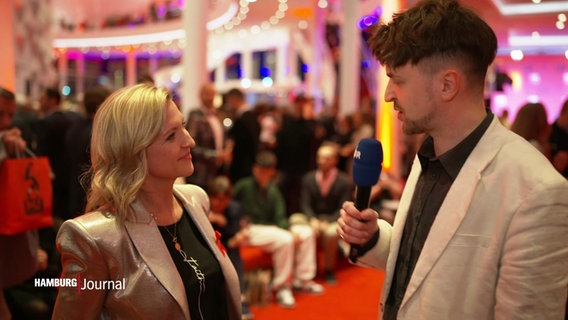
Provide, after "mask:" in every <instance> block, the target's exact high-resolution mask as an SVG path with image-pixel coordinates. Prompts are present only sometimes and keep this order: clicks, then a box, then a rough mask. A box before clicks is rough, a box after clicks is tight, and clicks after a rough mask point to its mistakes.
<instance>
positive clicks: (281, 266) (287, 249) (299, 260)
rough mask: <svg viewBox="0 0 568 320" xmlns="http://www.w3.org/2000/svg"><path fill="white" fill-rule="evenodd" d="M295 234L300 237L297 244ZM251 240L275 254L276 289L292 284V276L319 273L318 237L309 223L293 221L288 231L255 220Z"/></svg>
mask: <svg viewBox="0 0 568 320" xmlns="http://www.w3.org/2000/svg"><path fill="white" fill-rule="evenodd" d="M294 235H295V236H296V237H297V238H298V239H299V241H298V243H296V244H294ZM249 244H250V245H251V246H256V247H260V248H262V249H263V250H264V251H266V252H269V253H271V254H272V265H273V268H274V270H273V272H274V276H273V278H272V288H274V289H278V288H280V287H283V286H290V281H291V280H292V276H293V277H294V280H297V281H302V282H303V281H308V280H312V279H313V278H314V277H315V276H316V268H317V264H316V237H315V234H314V232H313V230H312V228H311V227H310V226H309V225H293V226H291V227H290V231H288V230H285V229H282V228H279V227H276V226H267V225H257V224H253V225H251V226H250V229H249Z"/></svg>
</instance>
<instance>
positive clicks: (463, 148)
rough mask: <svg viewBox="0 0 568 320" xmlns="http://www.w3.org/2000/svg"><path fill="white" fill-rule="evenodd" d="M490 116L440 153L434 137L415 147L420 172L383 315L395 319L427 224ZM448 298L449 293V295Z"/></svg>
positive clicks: (425, 235) (421, 246) (420, 248)
mask: <svg viewBox="0 0 568 320" xmlns="http://www.w3.org/2000/svg"><path fill="white" fill-rule="evenodd" d="M492 120H493V114H491V113H489V114H487V116H486V117H485V119H484V120H483V121H482V122H481V124H479V126H477V128H476V129H475V130H474V131H473V132H472V133H471V134H469V136H467V137H466V138H465V139H464V140H462V141H461V142H460V143H459V144H458V145H456V146H455V147H454V148H452V149H451V150H449V151H447V152H446V153H444V154H443V155H441V156H439V157H436V154H435V152H434V140H433V139H432V137H427V138H426V140H425V141H424V142H423V143H422V146H421V147H420V150H419V151H418V159H419V160H420V165H421V167H422V172H421V174H420V177H419V178H418V182H417V184H416V190H415V191H414V195H413V197H412V202H411V203H410V207H409V211H408V215H407V218H406V223H405V225H404V232H403V235H402V240H401V243H400V250H399V253H398V258H397V260H396V267H395V272H394V275H393V281H392V286H391V288H390V291H389V295H388V298H387V301H386V305H385V310H384V315H383V319H385V320H387V319H396V316H397V314H398V309H399V308H400V304H401V302H402V299H403V297H404V294H405V292H406V288H407V286H408V283H409V281H410V278H411V276H412V272H413V271H414V267H415V266H416V263H417V261H418V258H419V256H420V253H421V251H422V248H423V247H424V243H425V242H426V239H427V238H428V233H429V232H430V227H432V224H433V223H434V220H435V219H436V215H437V214H438V210H439V209H440V207H441V206H442V203H443V202H444V198H445V197H446V194H447V193H448V191H449V190H450V187H451V186H452V183H453V182H454V180H455V179H456V177H457V176H458V174H459V172H460V170H461V168H462V167H463V164H464V163H465V161H466V160H467V158H468V157H469V155H470V153H471V151H473V149H474V148H475V146H476V145H477V143H478V142H479V140H480V139H481V137H482V136H483V134H484V133H485V131H486V130H487V128H488V127H489V125H490V124H491V121H492ZM448 298H451V297H448Z"/></svg>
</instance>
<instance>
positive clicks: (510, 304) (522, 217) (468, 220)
mask: <svg viewBox="0 0 568 320" xmlns="http://www.w3.org/2000/svg"><path fill="white" fill-rule="evenodd" d="M420 172H421V166H420V163H419V161H418V160H417V159H415V161H414V164H413V167H412V171H411V173H410V176H409V178H408V181H407V185H406V187H405V190H404V193H403V195H402V199H401V202H400V206H399V209H398V211H397V213H396V217H395V221H394V226H393V227H390V226H389V225H388V224H387V223H386V222H384V221H382V220H379V226H380V237H379V241H378V243H377V245H376V246H375V247H374V248H373V249H372V250H371V251H369V252H367V254H366V255H365V256H363V257H362V258H361V259H360V260H359V261H358V262H359V263H360V264H362V265H366V266H370V267H373V268H378V269H382V270H386V276H385V281H384V286H383V289H382V292H381V300H380V318H382V311H383V310H384V304H385V302H386V299H387V297H388V292H389V290H390V288H391V283H392V277H393V273H394V269H395V264H396V258H397V255H398V251H399V246H400V241H401V237H402V234H403V229H404V223H405V221H406V216H407V213H408V208H409V205H410V202H411V200H412V195H413V194H414V189H415V186H416V183H417V181H418V177H419V175H420ZM567 244H568V182H567V181H566V180H565V179H564V178H563V177H562V176H561V175H560V174H559V173H557V172H556V171H555V170H554V168H553V167H552V166H551V164H550V163H549V161H548V160H547V159H546V158H545V157H544V156H543V155H542V154H541V153H540V152H538V151H537V150H536V149H535V148H534V147H533V146H532V145H530V144H529V143H528V142H527V141H525V140H524V139H522V138H521V137H519V136H517V135H515V134H513V133H512V132H510V131H509V130H507V129H505V128H504V127H503V126H502V125H501V124H500V123H499V122H498V120H497V118H495V119H494V120H493V122H492V123H491V125H490V127H489V128H488V130H487V131H486V133H485V134H484V136H483V137H482V138H481V140H480V141H479V143H478V144H477V146H476V147H475V149H474V150H473V152H472V153H471V155H470V156H469V158H468V159H467V161H466V162H465V164H464V166H463V168H462V169H461V171H460V173H459V175H458V177H457V178H456V180H455V181H454V183H453V185H452V187H451V188H450V190H449V192H448V194H447V196H446V198H445V200H444V202H443V204H442V206H441V208H440V210H439V212H438V215H437V217H436V219H435V220H434V223H433V225H432V228H431V230H430V233H429V235H428V238H427V240H426V242H425V244H424V248H423V250H422V253H421V255H420V257H419V259H418V262H417V264H416V267H415V270H414V272H413V274H412V277H411V279H410V282H409V284H408V289H407V290H406V293H405V296H404V298H403V301H402V304H401V307H400V311H399V314H398V319H412V320H420V319H428V320H431V319H436V320H440V319H460V320H466V319H472V320H479V319H531V320H534V319H564V306H565V303H566V292H567V285H568V245H567Z"/></svg>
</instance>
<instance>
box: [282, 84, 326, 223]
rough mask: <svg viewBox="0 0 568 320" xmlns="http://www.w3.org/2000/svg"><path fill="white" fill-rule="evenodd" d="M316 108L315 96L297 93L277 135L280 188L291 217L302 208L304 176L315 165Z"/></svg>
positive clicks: (288, 214) (287, 211)
mask: <svg viewBox="0 0 568 320" xmlns="http://www.w3.org/2000/svg"><path fill="white" fill-rule="evenodd" d="M313 108H314V100H313V98H311V97H308V96H306V95H303V94H300V95H298V96H297V97H296V98H295V99H294V103H293V105H292V110H291V111H290V113H288V114H284V116H283V119H282V127H281V129H280V131H278V133H277V135H276V149H275V153H276V157H277V158H278V170H279V172H280V177H279V181H278V188H279V189H280V192H281V193H282V195H283V196H284V199H285V201H286V214H287V216H288V217H289V216H291V215H292V214H294V213H296V212H298V211H299V210H300V190H301V188H302V178H303V177H304V175H305V174H306V173H307V172H308V171H310V170H313V169H314V168H315V162H316V161H315V159H316V150H317V146H316V143H317V141H316V132H315V120H314V110H313ZM299 155H301V156H299Z"/></svg>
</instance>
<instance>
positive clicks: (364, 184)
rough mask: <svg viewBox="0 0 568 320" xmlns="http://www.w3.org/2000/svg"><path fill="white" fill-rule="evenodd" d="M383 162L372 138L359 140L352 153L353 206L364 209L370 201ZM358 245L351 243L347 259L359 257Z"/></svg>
mask: <svg viewBox="0 0 568 320" xmlns="http://www.w3.org/2000/svg"><path fill="white" fill-rule="evenodd" d="M382 162H383V147H382V146H381V143H380V142H379V141H378V140H376V139H373V138H365V139H361V141H359V144H358V145H357V149H355V152H354V153H353V181H354V182H355V208H357V209H358V210H363V209H366V208H368V207H369V206H370V202H371V188H372V187H373V186H374V185H375V184H377V182H378V181H379V176H380V175H381V170H382V169H383V167H382ZM359 249H360V246H359V245H351V249H350V250H349V259H350V260H351V261H353V262H355V261H357V257H359Z"/></svg>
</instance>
